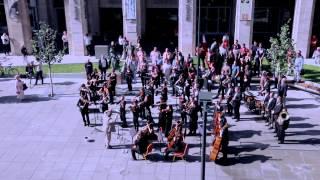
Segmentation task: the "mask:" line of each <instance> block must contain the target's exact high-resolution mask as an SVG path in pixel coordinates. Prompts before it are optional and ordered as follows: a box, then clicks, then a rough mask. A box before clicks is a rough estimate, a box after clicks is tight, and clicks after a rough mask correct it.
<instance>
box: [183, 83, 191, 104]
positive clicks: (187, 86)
mask: <svg viewBox="0 0 320 180" xmlns="http://www.w3.org/2000/svg"><path fill="white" fill-rule="evenodd" d="M190 88H191V79H187V80H186V83H185V87H184V93H185V96H187V98H188V101H190V93H191V92H190Z"/></svg>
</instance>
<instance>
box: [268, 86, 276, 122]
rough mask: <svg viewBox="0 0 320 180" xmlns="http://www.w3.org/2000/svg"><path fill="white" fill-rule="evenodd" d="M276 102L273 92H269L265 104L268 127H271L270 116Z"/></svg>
mask: <svg viewBox="0 0 320 180" xmlns="http://www.w3.org/2000/svg"><path fill="white" fill-rule="evenodd" d="M276 102H277V99H276V98H275V97H274V92H271V93H270V97H269V101H268V104H267V114H268V119H269V122H268V125H272V116H271V115H272V114H271V111H272V110H273V108H274V107H275V105H276Z"/></svg>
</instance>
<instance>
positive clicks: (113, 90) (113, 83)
mask: <svg viewBox="0 0 320 180" xmlns="http://www.w3.org/2000/svg"><path fill="white" fill-rule="evenodd" d="M109 76H110V85H111V94H112V95H113V96H115V95H116V85H117V74H116V70H115V69H112V72H111V74H110V75H109ZM111 103H113V102H111Z"/></svg>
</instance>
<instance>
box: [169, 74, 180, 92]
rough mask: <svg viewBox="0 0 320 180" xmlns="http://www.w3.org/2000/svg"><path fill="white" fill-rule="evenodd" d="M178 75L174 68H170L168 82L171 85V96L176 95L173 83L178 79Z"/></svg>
mask: <svg viewBox="0 0 320 180" xmlns="http://www.w3.org/2000/svg"><path fill="white" fill-rule="evenodd" d="M178 79H179V76H178V74H177V73H176V69H172V72H171V75H170V83H171V86H172V96H175V95H176V88H175V84H176V82H177V81H178Z"/></svg>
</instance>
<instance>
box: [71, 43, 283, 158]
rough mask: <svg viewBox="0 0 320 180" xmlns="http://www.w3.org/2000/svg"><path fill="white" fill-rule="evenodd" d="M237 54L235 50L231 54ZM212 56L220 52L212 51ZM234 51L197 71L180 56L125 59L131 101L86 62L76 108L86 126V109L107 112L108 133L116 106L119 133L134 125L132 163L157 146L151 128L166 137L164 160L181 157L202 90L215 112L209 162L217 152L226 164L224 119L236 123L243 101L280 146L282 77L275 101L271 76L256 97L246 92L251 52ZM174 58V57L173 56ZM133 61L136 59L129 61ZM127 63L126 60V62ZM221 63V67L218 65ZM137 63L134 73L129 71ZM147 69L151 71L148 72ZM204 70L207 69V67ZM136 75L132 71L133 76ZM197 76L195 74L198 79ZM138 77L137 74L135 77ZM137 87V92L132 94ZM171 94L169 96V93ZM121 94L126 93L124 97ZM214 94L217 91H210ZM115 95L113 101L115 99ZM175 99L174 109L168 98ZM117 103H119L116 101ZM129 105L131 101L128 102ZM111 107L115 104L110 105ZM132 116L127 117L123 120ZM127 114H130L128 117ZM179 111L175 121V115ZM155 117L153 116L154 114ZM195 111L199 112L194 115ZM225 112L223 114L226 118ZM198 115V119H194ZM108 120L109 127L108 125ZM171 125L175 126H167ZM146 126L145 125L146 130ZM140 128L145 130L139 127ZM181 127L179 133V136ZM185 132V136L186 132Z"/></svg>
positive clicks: (109, 76) (112, 77) (113, 76)
mask: <svg viewBox="0 0 320 180" xmlns="http://www.w3.org/2000/svg"><path fill="white" fill-rule="evenodd" d="M234 50H236V49H234ZM217 51H219V50H218V49H217ZM232 51H233V50H230V51H226V52H224V53H222V54H220V53H217V52H210V53H209V55H210V57H208V59H207V60H206V61H205V64H204V62H203V66H201V68H199V69H196V68H195V67H194V64H193V63H192V61H189V60H185V61H184V58H183V56H182V54H181V52H178V51H177V52H175V53H170V51H169V50H168V49H167V50H166V52H165V53H164V56H165V57H163V58H164V60H165V62H161V63H158V60H157V59H155V62H154V63H152V64H148V61H147V58H146V57H145V55H144V54H145V53H144V52H143V51H142V49H141V48H138V51H137V52H132V53H133V54H132V55H131V56H130V57H129V56H128V58H127V59H126V63H125V65H124V66H125V68H124V71H123V72H122V78H123V79H125V80H126V83H127V89H128V91H129V92H130V95H132V94H133V96H134V99H133V100H129V101H128V99H127V101H126V95H127V94H122V96H119V95H118V94H121V93H116V91H118V89H117V88H118V87H117V84H118V83H119V82H118V76H117V73H116V70H115V69H114V68H113V69H112V71H111V72H110V73H108V72H107V73H106V75H103V76H101V75H100V73H99V72H98V71H97V70H96V69H94V68H92V69H91V66H93V65H91V64H90V63H91V62H89V61H88V62H87V64H86V67H87V82H86V84H82V85H81V87H80V98H79V101H78V103H77V105H78V107H79V109H80V112H81V116H82V119H83V122H84V125H85V126H90V120H89V106H90V105H92V104H94V105H97V104H98V105H100V111H101V112H103V113H106V115H105V117H106V119H108V121H106V122H107V123H108V124H109V125H110V127H112V128H113V126H114V124H115V123H114V122H113V121H111V120H110V119H111V110H110V109H111V107H113V106H117V107H116V108H117V109H118V110H119V112H118V113H119V117H120V120H121V128H123V129H124V128H131V126H130V122H133V127H132V129H134V133H135V135H134V137H133V139H134V140H133V142H132V144H133V145H132V148H131V152H132V158H133V159H134V160H135V159H137V157H136V153H138V154H141V155H143V156H144V157H146V156H147V155H148V153H149V150H150V148H151V149H152V147H153V142H154V141H157V140H158V139H157V135H156V134H155V131H154V129H153V126H156V127H157V132H158V133H159V134H161V135H162V134H163V135H164V137H166V138H167V147H166V149H165V151H164V158H165V159H168V156H169V154H170V153H172V152H180V151H182V150H183V148H184V147H186V146H185V144H186V142H185V139H184V137H185V135H189V136H196V135H197V130H198V124H199V122H198V121H199V117H200V116H202V107H201V103H202V102H201V100H199V94H200V93H201V92H202V91H204V89H207V90H205V91H208V92H212V91H213V90H217V93H212V94H213V95H216V96H213V98H212V100H213V99H215V98H219V99H218V101H216V102H215V103H212V104H210V105H208V107H205V108H210V109H212V110H213V111H214V115H213V120H212V124H213V125H212V126H213V127H212V128H213V133H212V134H213V137H214V139H213V142H212V149H213V150H212V151H211V152H210V158H211V159H212V160H216V159H217V157H218V153H219V152H222V154H223V157H222V159H223V160H226V159H227V154H228V144H229V130H228V128H229V125H228V122H227V121H229V119H228V120H227V118H229V117H228V115H229V116H232V115H233V116H234V117H233V119H236V120H235V122H237V121H239V120H240V106H241V104H242V99H243V98H244V100H245V101H244V103H248V108H249V110H257V109H260V110H261V115H262V116H263V117H264V116H265V117H266V122H267V123H268V125H269V126H270V128H272V129H274V130H275V132H276V133H277V137H278V140H279V142H280V143H283V142H284V136H285V130H286V128H288V117H289V116H288V115H287V114H286V113H288V112H287V109H286V108H285V97H286V95H287V84H286V78H285V77H284V76H281V78H280V79H279V85H278V89H277V94H278V96H276V95H275V92H272V91H271V88H270V84H271V79H270V75H269V74H268V73H267V72H265V71H263V72H262V74H261V79H260V83H259V85H260V86H259V89H258V95H253V94H252V93H251V92H250V89H251V81H252V73H251V71H252V70H251V69H252V66H253V65H252V64H251V60H250V58H251V57H250V52H245V53H242V54H241V53H239V52H238V54H237V55H235V54H234V53H233V52H232ZM173 55H175V57H172V56H173ZM135 57H138V59H134V58H135ZM128 59H129V60H128ZM219 60H222V61H223V62H217V61H219ZM163 63H169V64H170V68H169V67H167V68H169V69H163V66H162V64H163ZM132 64H136V65H137V67H136V68H132V67H131V66H132ZM149 65H151V66H152V68H151V71H150V72H149V70H148V69H149V68H148V67H149ZM206 66H207V67H206ZM136 71H137V72H136ZM136 73H137V74H139V76H140V78H141V84H142V86H136V84H135V83H136V82H134V80H135V78H136ZM197 74H200V76H199V77H198V76H197ZM137 76H138V75H137ZM133 87H135V90H136V88H137V87H139V88H140V90H139V92H138V93H137V92H134V90H133ZM169 90H170V92H171V90H172V96H171V93H170V96H169V95H168V92H169ZM128 91H126V92H125V93H128ZM215 92H216V91H215ZM220 94H221V96H220ZM117 95H118V97H117ZM258 96H260V97H262V98H261V99H259V98H257V97H258ZM156 97H157V98H160V102H155V98H156ZM172 97H173V98H177V99H176V104H175V105H174V103H173V101H172V99H171V98H172ZM118 98H119V99H118ZM130 101H131V102H130ZM114 102H116V103H115V104H114ZM128 111H129V113H132V116H127V115H128V114H127V113H128ZM130 111H131V112H130ZM176 111H177V112H178V114H179V115H178V117H175V116H174V112H176ZM155 112H156V113H155ZM199 112H200V113H199ZM225 112H226V114H225ZM155 114H157V115H158V120H156V121H154V119H157V118H154V117H153V116H155ZM199 115H200V116H199ZM109 120H110V122H109ZM128 122H129V123H128ZM173 122H176V124H175V125H174V126H173V127H172V124H173ZM145 124H146V125H145ZM144 125H145V126H144ZM110 127H109V129H107V130H106V133H107V134H106V135H107V143H106V146H107V147H108V148H111V146H110V141H111V133H112V132H113V131H111V128H110ZM183 128H184V132H183ZM187 130H188V133H187Z"/></svg>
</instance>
